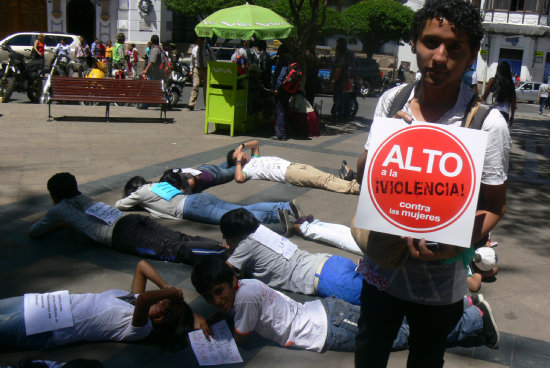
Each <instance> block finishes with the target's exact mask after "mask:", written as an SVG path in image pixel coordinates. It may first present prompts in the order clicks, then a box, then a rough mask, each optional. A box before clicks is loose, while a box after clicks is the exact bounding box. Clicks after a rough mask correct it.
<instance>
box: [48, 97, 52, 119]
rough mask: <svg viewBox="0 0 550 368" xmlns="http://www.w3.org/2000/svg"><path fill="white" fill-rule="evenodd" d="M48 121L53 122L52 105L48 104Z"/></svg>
mask: <svg viewBox="0 0 550 368" xmlns="http://www.w3.org/2000/svg"><path fill="white" fill-rule="evenodd" d="M48 121H52V103H51V102H49V103H48Z"/></svg>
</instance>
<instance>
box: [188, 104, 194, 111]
mask: <svg viewBox="0 0 550 368" xmlns="http://www.w3.org/2000/svg"><path fill="white" fill-rule="evenodd" d="M187 110H189V111H193V110H195V106H189V105H187Z"/></svg>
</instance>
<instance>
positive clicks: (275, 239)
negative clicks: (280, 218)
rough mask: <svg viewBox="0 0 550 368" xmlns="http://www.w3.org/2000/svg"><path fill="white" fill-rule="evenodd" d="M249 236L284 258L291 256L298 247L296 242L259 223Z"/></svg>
mask: <svg viewBox="0 0 550 368" xmlns="http://www.w3.org/2000/svg"><path fill="white" fill-rule="evenodd" d="M251 237H252V239H254V240H256V241H258V242H259V243H261V244H262V245H264V246H266V247H268V248H269V249H271V250H272V251H274V252H275V253H278V254H280V255H282V256H283V257H285V258H286V259H290V258H292V256H293V255H294V253H295V252H296V249H298V246H297V245H296V244H294V243H293V242H291V241H290V240H288V239H287V238H285V237H283V236H280V235H279V234H277V233H276V232H274V231H272V230H270V229H268V228H267V227H265V226H264V225H260V226H259V227H258V229H257V230H256V231H255V232H254V233H253V234H252V235H251Z"/></svg>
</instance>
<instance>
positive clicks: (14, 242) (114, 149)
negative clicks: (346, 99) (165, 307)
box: [0, 103, 550, 368]
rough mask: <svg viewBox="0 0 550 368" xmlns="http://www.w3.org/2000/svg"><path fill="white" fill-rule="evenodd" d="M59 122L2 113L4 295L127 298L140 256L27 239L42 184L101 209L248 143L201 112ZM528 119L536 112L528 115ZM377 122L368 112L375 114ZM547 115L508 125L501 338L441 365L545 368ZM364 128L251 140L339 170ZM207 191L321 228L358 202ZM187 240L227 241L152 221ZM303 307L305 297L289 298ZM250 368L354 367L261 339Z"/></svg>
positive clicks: (140, 353) (6, 359)
mask: <svg viewBox="0 0 550 368" xmlns="http://www.w3.org/2000/svg"><path fill="white" fill-rule="evenodd" d="M52 110H53V113H54V115H55V116H66V117H67V118H64V119H62V120H57V121H52V122H48V121H47V107H46V106H44V105H34V104H29V103H17V104H12V103H9V104H2V105H0V129H1V133H0V134H1V135H0V218H1V221H0V298H5V297H10V296H15V295H22V294H24V293H27V292H46V291H54V290H62V289H68V290H70V292H72V293H83V292H99V291H103V290H107V289H113V288H116V289H129V287H130V283H131V280H132V275H133V272H134V268H135V265H136V263H137V262H138V261H139V258H138V257H135V256H131V255H127V254H122V253H117V252H115V251H112V250H109V249H107V248H104V247H101V246H98V245H96V244H93V243H92V242H90V241H88V240H86V239H84V238H83V237H82V236H79V235H77V234H75V233H74V232H71V231H68V230H63V231H59V232H57V233H54V234H51V235H50V236H48V237H46V238H44V239H39V240H35V239H31V238H29V237H28V230H29V227H30V225H31V224H32V223H33V222H34V221H36V220H37V219H39V218H40V217H41V216H42V215H44V213H45V212H46V211H47V210H48V208H49V207H50V206H51V200H50V198H49V195H48V193H47V190H46V181H47V180H48V179H49V178H50V177H51V176H52V175H53V174H54V173H56V172H64V171H68V172H71V173H72V174H74V175H75V176H76V178H77V180H78V182H79V184H80V190H81V192H82V193H83V194H85V195H88V196H90V197H92V198H94V199H96V200H98V201H103V202H105V203H108V204H111V205H112V204H114V202H115V201H116V200H117V199H119V198H121V195H122V188H123V185H124V183H125V182H126V181H127V180H128V179H129V178H130V177H132V176H134V175H142V176H144V177H145V178H147V179H156V178H158V177H159V176H160V174H161V173H162V172H163V171H164V170H165V169H167V168H173V167H191V166H195V165H198V164H201V163H220V162H222V161H223V160H224V159H225V155H226V152H227V151H228V150H229V149H231V148H235V147H237V145H239V144H240V143H242V142H244V141H246V140H249V139H253V138H255V137H253V136H250V135H241V136H236V137H229V135H228V134H226V133H214V134H208V135H205V134H204V110H198V111H193V112H190V111H187V110H185V109H181V110H177V111H170V112H168V117H170V118H173V119H174V121H173V123H171V124H163V123H159V122H157V121H155V120H153V118H157V117H158V115H159V112H158V111H157V110H155V109H150V110H148V111H142V110H137V109H135V108H130V107H112V108H111V118H112V119H111V120H112V122H110V123H105V122H103V121H102V119H101V117H102V116H103V115H104V113H105V108H104V107H94V106H78V105H57V104H56V105H52ZM534 111H535V110H534ZM371 114H372V113H371ZM549 123H550V119H541V118H539V117H538V116H537V115H535V114H534V113H530V112H525V113H519V114H518V115H517V116H516V124H515V126H514V127H512V129H511V133H512V137H513V139H514V146H513V149H512V152H511V158H510V162H511V168H510V183H509V194H508V203H507V208H508V212H507V214H506V217H505V218H504V220H502V222H501V223H500V224H499V225H498V226H497V228H496V229H495V231H494V232H493V239H494V240H496V241H498V242H499V245H498V247H497V248H496V250H497V251H498V254H499V268H500V273H499V274H498V276H497V278H496V279H497V280H496V282H493V283H484V284H483V286H482V290H481V292H482V293H483V294H484V296H485V299H487V300H488V301H489V302H490V304H491V306H492V308H493V310H494V312H495V316H496V321H497V324H498V326H499V329H500V331H501V343H500V347H499V348H498V349H489V348H487V347H484V346H482V347H454V348H451V349H449V350H448V351H447V353H446V355H445V360H446V365H445V366H446V367H456V368H464V367H495V368H496V367H550V323H549V322H550V277H549V275H550V247H549V246H548V239H549V235H550V231H549V226H548V225H549V224H550V220H549V219H550V207H549V205H550V193H549V190H548V188H549V184H550V165H549V164H548V160H549V157H550V148H549V147H550V145H549V141H548V136H549V135H548V132H549V125H548V124H549ZM368 130H369V124H368V120H366V119H360V120H359V121H357V122H355V123H351V124H347V125H345V126H338V125H334V126H332V125H329V126H328V127H326V128H325V130H324V131H325V132H326V133H327V134H325V135H323V136H321V137H318V138H313V139H310V140H294V139H292V140H289V141H286V142H276V141H270V140H268V139H265V138H259V140H260V145H261V153H262V154H263V155H276V156H281V157H283V158H286V159H289V160H291V161H294V162H301V163H308V164H311V165H313V166H315V167H317V168H319V169H321V170H324V171H329V172H332V173H334V174H336V173H337V170H338V168H339V167H340V164H341V162H342V160H347V161H348V162H349V163H350V164H351V163H353V165H355V162H356V160H357V157H358V156H359V155H360V153H361V152H362V150H363V144H364V142H365V139H366V137H367V135H368ZM208 192H210V193H212V194H214V195H216V196H218V197H220V198H222V199H224V200H226V201H229V202H235V203H240V204H249V203H253V202H257V201H287V200H290V199H294V198H296V199H297V200H298V201H299V203H300V204H301V206H302V208H303V209H304V210H305V211H306V212H308V213H312V214H314V215H315V217H316V218H319V219H322V220H324V221H328V222H336V223H341V224H346V225H347V224H349V223H350V221H351V219H352V217H353V215H354V214H355V210H356V206H357V200H358V196H354V195H344V194H337V193H332V192H327V191H322V190H319V189H311V188H299V187H293V186H290V185H287V184H281V183H273V182H266V181H251V182H247V183H244V184H237V183H234V182H232V183H228V184H225V185H222V186H218V187H214V188H211V189H209V190H208ZM159 221H161V222H162V223H163V224H165V225H167V226H169V227H170V228H173V229H177V230H179V231H182V232H184V233H187V234H192V235H203V236H206V237H210V238H213V239H217V240H220V241H222V237H221V233H220V231H219V229H218V227H217V226H214V225H206V224H200V223H193V222H190V221H187V220H183V221H176V220H159ZM292 240H293V241H294V242H296V243H297V244H298V245H299V247H300V248H302V249H306V250H308V251H311V252H327V253H331V254H339V255H343V256H346V257H349V258H350V259H352V260H354V261H357V260H358V257H357V256H355V255H353V254H350V253H346V252H344V251H340V250H337V249H335V248H331V247H328V246H325V245H322V244H318V243H315V242H312V241H306V240H304V239H301V238H299V237H297V236H295V237H293V238H292ZM151 263H152V264H153V265H154V266H155V267H156V268H157V269H158V270H159V272H160V274H161V275H162V276H163V277H164V278H165V279H166V280H167V281H168V282H169V283H170V284H172V285H175V286H178V287H181V288H182V289H183V290H184V297H185V300H186V301H188V302H189V304H190V305H191V307H192V308H193V309H194V310H196V311H197V312H199V313H203V314H205V315H208V314H211V313H213V311H214V310H213V309H212V307H210V306H208V305H207V304H206V303H205V302H204V300H202V298H201V297H200V296H198V294H197V293H196V292H195V291H194V289H193V287H192V285H191V282H190V272H191V267H190V266H187V265H182V264H176V263H168V262H161V261H151ZM290 295H291V296H292V297H294V298H296V299H297V300H300V301H305V300H310V299H311V298H310V297H305V296H303V295H297V294H290ZM240 352H241V355H242V357H243V359H244V363H243V364H238V365H237V366H242V365H245V366H247V367H262V368H269V367H315V368H322V367H352V366H353V354H352V353H339V352H325V353H322V354H319V353H315V352H308V351H299V350H292V349H284V348H280V347H277V346H275V345H273V344H272V343H270V342H268V341H265V340H263V339H261V338H258V339H254V342H253V343H251V344H249V345H247V346H245V347H242V348H240ZM406 357H407V352H406V351H401V352H395V353H392V354H391V358H390V363H389V367H404V366H405V362H406ZM25 358H37V359H38V358H40V359H51V360H58V361H67V360H70V359H74V358H93V359H99V360H101V361H102V362H103V363H104V364H105V366H106V367H194V366H197V365H198V364H197V361H196V359H195V357H194V355H193V353H192V351H191V350H190V349H189V348H187V349H184V350H181V351H177V352H166V351H159V349H158V347H156V346H152V345H148V344H124V343H93V344H75V345H71V346H67V347H63V348H60V349H56V350H51V351H44V352H40V351H18V352H15V351H9V350H2V351H0V366H2V365H3V364H7V363H16V362H18V361H20V360H21V359H25Z"/></svg>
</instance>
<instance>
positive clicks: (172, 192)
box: [151, 182, 183, 201]
mask: <svg viewBox="0 0 550 368" xmlns="http://www.w3.org/2000/svg"><path fill="white" fill-rule="evenodd" d="M151 192H153V193H155V194H156V195H158V196H159V197H162V198H163V199H166V200H167V201H169V200H171V199H172V198H174V197H175V196H177V195H180V194H183V193H182V192H181V190H179V189H178V188H176V187H174V186H172V185H170V184H168V183H166V182H161V183H156V184H153V185H152V186H151Z"/></svg>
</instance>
